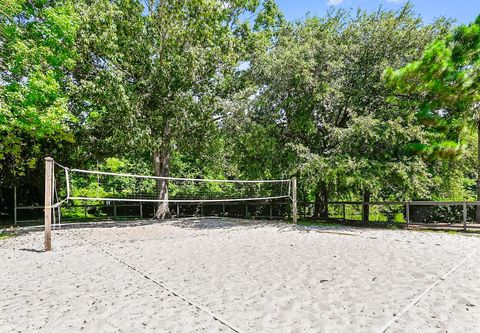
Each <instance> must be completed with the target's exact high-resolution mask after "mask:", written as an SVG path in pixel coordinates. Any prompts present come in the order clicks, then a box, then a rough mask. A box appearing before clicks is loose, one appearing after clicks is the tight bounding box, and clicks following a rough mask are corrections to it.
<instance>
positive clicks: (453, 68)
mask: <svg viewBox="0 0 480 333" xmlns="http://www.w3.org/2000/svg"><path fill="white" fill-rule="evenodd" d="M394 68H395V67H394ZM397 68H398V67H397ZM385 77H386V80H387V81H388V83H389V85H390V86H391V87H393V88H394V89H395V90H396V97H397V98H398V99H402V100H406V101H411V102H413V103H414V104H413V106H414V107H415V108H416V110H417V115H418V118H419V119H420V120H421V121H423V122H424V123H425V124H426V126H429V127H430V128H431V129H433V131H434V132H436V133H437V136H438V135H440V136H441V138H442V139H443V140H441V141H436V142H434V146H435V147H434V150H435V151H436V153H437V154H438V155H442V154H445V152H446V153H451V154H452V153H453V154H455V153H458V152H461V148H462V144H463V142H461V141H459V135H460V134H461V129H462V128H463V126H458V124H459V123H460V124H461V123H462V121H463V122H465V121H466V122H468V123H470V124H471V125H473V124H475V125H476V127H477V138H478V139H477V146H480V112H479V111H480V88H479V87H480V16H478V17H477V19H476V20H475V22H473V23H471V24H469V25H461V26H459V27H457V28H456V29H455V30H454V31H453V32H452V33H450V34H448V35H447V36H445V37H443V38H438V39H436V40H435V41H433V42H432V43H431V44H430V45H428V47H427V48H426V49H425V52H424V53H423V55H422V56H421V57H419V59H418V60H415V61H413V62H411V63H409V64H408V65H406V66H404V67H402V68H400V69H397V70H394V69H388V70H387V71H386V73H385ZM449 139H450V140H449ZM452 139H453V140H452ZM421 148H422V149H428V148H430V147H428V146H427V147H421ZM430 149H431V148H430ZM478 151H479V153H478V157H477V200H480V150H478ZM476 220H477V221H480V208H477V218H476Z"/></svg>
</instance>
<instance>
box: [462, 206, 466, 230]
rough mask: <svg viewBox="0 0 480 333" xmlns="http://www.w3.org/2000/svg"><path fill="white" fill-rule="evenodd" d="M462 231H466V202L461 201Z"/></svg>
mask: <svg viewBox="0 0 480 333" xmlns="http://www.w3.org/2000/svg"><path fill="white" fill-rule="evenodd" d="M463 231H467V202H466V201H464V202H463Z"/></svg>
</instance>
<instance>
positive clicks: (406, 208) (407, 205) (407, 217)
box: [405, 201, 410, 228]
mask: <svg viewBox="0 0 480 333" xmlns="http://www.w3.org/2000/svg"><path fill="white" fill-rule="evenodd" d="M405 215H406V219H407V228H408V227H409V226H410V201H407V203H406V206H405Z"/></svg>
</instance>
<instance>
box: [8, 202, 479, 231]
mask: <svg viewBox="0 0 480 333" xmlns="http://www.w3.org/2000/svg"><path fill="white" fill-rule="evenodd" d="M316 206H318V203H315V202H311V201H307V202H298V211H299V216H300V217H301V218H303V219H311V220H316V219H327V220H330V221H335V222H349V223H356V222H361V223H370V222H387V223H388V222H393V223H396V224H399V225H403V226H405V227H410V226H412V227H413V226H425V227H433V228H451V229H462V230H468V229H480V221H477V220H476V210H477V209H480V201H371V202H363V201H330V202H328V203H327V211H328V215H327V216H323V217H322V218H320V217H318V209H317V210H316ZM43 208H44V207H43V206H17V203H16V202H15V207H14V224H15V225H18V224H22V223H31V224H32V223H43V214H42V213H43ZM317 208H318V207H317ZM367 208H368V209H367ZM170 210H171V213H172V215H173V216H174V217H186V216H235V217H246V218H265V219H279V218H280V219H285V218H290V217H291V202H283V201H271V202H247V203H243V202H242V203H235V202H226V203H214V202H213V203H209V202H207V203H172V204H171V205H170ZM154 211H155V204H154V203H143V202H139V203H121V202H117V203H115V202H109V203H107V202H106V203H105V204H93V205H92V204H90V205H89V204H88V203H82V204H76V205H72V206H65V207H62V208H61V209H60V210H59V211H58V212H57V214H56V217H57V218H58V219H60V218H61V219H62V221H69V222H74V221H78V220H88V219H95V218H96V219H101V218H113V219H117V218H148V217H152V216H153V215H154ZM28 212H29V213H28ZM32 212H36V213H32ZM367 212H368V214H367ZM25 216H27V218H25ZM28 216H30V217H31V218H28Z"/></svg>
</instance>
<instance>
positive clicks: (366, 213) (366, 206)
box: [362, 191, 372, 222]
mask: <svg viewBox="0 0 480 333" xmlns="http://www.w3.org/2000/svg"><path fill="white" fill-rule="evenodd" d="M371 195H372V194H371V193H370V192H369V191H365V192H364V193H363V210H362V212H363V215H362V221H363V222H368V221H369V219H370V205H369V204H368V203H370V197H371Z"/></svg>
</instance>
